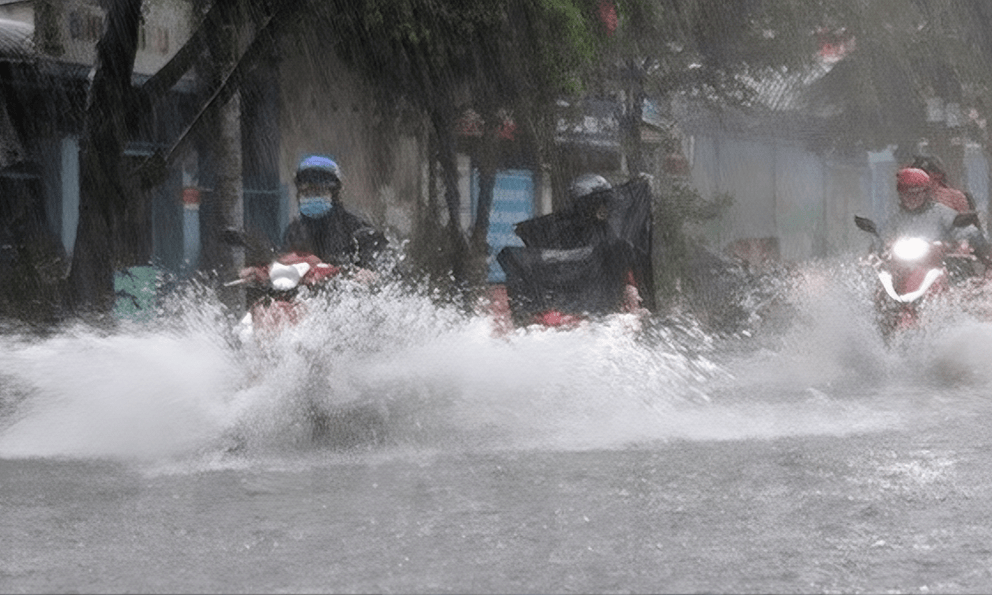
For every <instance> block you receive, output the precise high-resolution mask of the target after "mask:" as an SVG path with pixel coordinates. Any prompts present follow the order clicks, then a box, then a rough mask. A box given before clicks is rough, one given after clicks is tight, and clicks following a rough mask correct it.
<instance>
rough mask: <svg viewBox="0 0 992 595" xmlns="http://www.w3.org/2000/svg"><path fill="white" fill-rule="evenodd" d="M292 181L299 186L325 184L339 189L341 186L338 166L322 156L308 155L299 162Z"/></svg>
mask: <svg viewBox="0 0 992 595" xmlns="http://www.w3.org/2000/svg"><path fill="white" fill-rule="evenodd" d="M294 181H295V182H296V184H297V185H299V184H327V185H330V186H334V187H335V188H339V187H340V186H341V168H340V167H338V164H337V163H336V162H335V161H334V160H333V159H331V158H330V157H326V156H324V155H310V156H308V157H305V158H304V159H303V161H300V165H299V166H297V168H296V177H295V178H294Z"/></svg>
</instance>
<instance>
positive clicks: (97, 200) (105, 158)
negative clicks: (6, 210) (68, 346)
mask: <svg viewBox="0 0 992 595" xmlns="http://www.w3.org/2000/svg"><path fill="white" fill-rule="evenodd" d="M140 21H141V0H113V1H112V2H111V3H110V5H109V8H108V10H107V19H106V22H107V26H106V30H105V31H104V33H103V35H102V37H101V38H100V41H99V42H98V43H97V48H96V50H97V51H96V64H95V66H94V72H93V82H92V83H91V84H90V88H89V94H88V97H87V103H86V113H85V120H84V125H83V134H82V138H81V141H80V196H79V224H78V228H77V232H76V243H75V246H74V249H73V255H72V266H71V269H70V273H69V300H70V304H71V307H72V308H73V309H74V310H75V311H76V312H77V313H80V314H84V313H91V314H95V315H97V316H101V315H106V314H109V313H110V312H111V311H112V310H113V307H114V269H113V266H114V251H115V246H114V243H113V240H112V232H113V230H114V228H115V219H116V217H117V216H118V214H119V213H120V212H122V211H123V207H124V205H125V202H126V201H127V197H126V196H124V193H123V190H122V186H121V160H122V158H123V154H124V144H125V142H126V140H127V124H126V114H127V112H128V110H129V107H130V106H129V103H130V101H129V99H130V93H131V73H132V70H133V68H134V56H135V53H136V52H137V47H138V26H139V24H140Z"/></svg>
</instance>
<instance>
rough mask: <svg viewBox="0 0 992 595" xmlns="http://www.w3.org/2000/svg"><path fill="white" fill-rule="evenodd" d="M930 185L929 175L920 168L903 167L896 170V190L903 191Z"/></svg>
mask: <svg viewBox="0 0 992 595" xmlns="http://www.w3.org/2000/svg"><path fill="white" fill-rule="evenodd" d="M929 185H930V176H929V175H928V174H927V172H925V171H923V170H922V169H917V168H915V167H904V168H902V169H900V170H899V171H898V172H896V190H898V191H899V192H905V191H906V190H909V189H910V188H926V187H927V186H929Z"/></svg>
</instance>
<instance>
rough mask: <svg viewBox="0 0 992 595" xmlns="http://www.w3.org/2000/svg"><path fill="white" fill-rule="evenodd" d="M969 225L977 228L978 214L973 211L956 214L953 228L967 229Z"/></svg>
mask: <svg viewBox="0 0 992 595" xmlns="http://www.w3.org/2000/svg"><path fill="white" fill-rule="evenodd" d="M969 225H974V226H975V227H978V225H979V223H978V213H977V212H975V211H965V212H963V213H958V214H957V216H955V217H954V227H968V226H969Z"/></svg>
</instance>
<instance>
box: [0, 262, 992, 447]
mask: <svg viewBox="0 0 992 595" xmlns="http://www.w3.org/2000/svg"><path fill="white" fill-rule="evenodd" d="M844 275H847V277H846V280H845V277H844ZM838 278H840V279H841V280H840V281H838ZM852 279H854V276H852V275H850V274H848V273H847V272H845V271H844V270H840V271H838V270H837V269H828V270H823V269H817V268H815V267H812V268H810V269H808V270H806V271H803V272H802V274H801V275H798V276H797V281H796V282H795V283H794V286H793V288H792V292H791V294H790V295H789V296H787V297H786V301H787V302H789V303H788V304H787V305H788V306H789V307H790V308H792V309H793V310H794V313H793V315H792V320H791V322H790V324H789V325H788V326H787V328H786V329H785V330H784V332H781V333H775V334H774V335H772V336H770V338H768V337H766V338H765V339H761V338H751V339H747V338H744V337H741V336H738V337H736V338H731V339H726V338H723V339H717V338H715V337H714V336H712V335H709V334H707V333H705V332H703V331H702V330H700V329H699V328H698V327H695V326H694V325H693V324H692V323H691V322H689V321H688V320H682V321H681V322H678V323H673V322H672V321H664V322H662V321H649V322H648V323H647V324H646V327H645V328H644V329H642V330H640V331H632V330H631V327H632V326H634V325H635V321H634V320H633V319H632V318H631V317H629V316H615V317H612V318H609V319H607V320H605V321H602V322H597V323H588V324H584V325H582V326H580V327H579V328H576V329H572V330H567V331H557V330H538V329H533V328H532V329H521V330H517V331H515V332H513V333H510V334H507V335H502V336H497V335H496V334H495V333H494V332H493V331H494V327H493V324H492V321H491V320H490V319H488V318H486V317H483V316H474V317H473V316H465V315H463V314H461V313H460V312H459V311H458V310H456V309H455V308H452V307H445V306H438V305H437V304H436V303H434V301H432V300H431V299H429V298H428V297H426V296H425V295H423V294H419V293H416V292H411V291H407V290H404V289H401V288H400V287H398V286H396V287H389V286H387V287H385V288H382V289H380V290H378V291H376V292H372V293H370V292H368V291H366V290H364V289H361V288H354V287H348V286H342V287H341V288H340V291H337V292H334V293H332V294H330V295H329V296H327V297H325V298H323V299H319V300H316V301H315V302H314V303H313V306H312V310H311V313H310V315H309V316H308V317H307V318H306V319H305V320H304V321H303V322H302V323H301V324H300V325H299V326H297V327H295V328H292V329H288V330H287V332H284V333H282V334H281V335H279V336H278V338H277V339H275V340H274V341H271V342H268V343H266V344H264V346H263V347H262V348H258V347H256V346H252V345H251V344H248V345H238V344H237V342H236V341H234V340H233V333H232V324H231V323H230V322H229V321H227V320H226V319H225V318H224V317H223V316H222V315H220V314H219V312H220V308H219V306H218V305H217V304H216V301H215V300H213V299H212V298H211V297H210V296H209V295H206V296H205V295H204V294H203V293H202V292H200V293H199V294H197V295H195V296H194V295H193V294H192V293H190V294H189V295H188V296H187V297H185V298H181V299H179V300H178V302H177V303H178V304H179V306H178V307H174V308H172V309H171V310H170V313H169V315H167V316H163V318H162V319H160V320H159V321H158V322H157V323H155V324H150V325H145V326H130V327H128V326H123V327H122V328H120V329H119V330H117V331H115V332H113V333H109V334H108V333H101V332H97V331H94V330H92V329H86V328H83V327H75V328H72V329H67V330H65V331H64V332H62V333H61V334H59V335H56V336H52V337H49V338H44V339H41V338H27V337H24V336H6V337H2V338H0V370H2V372H0V382H2V385H0V403H2V404H3V407H2V408H0V457H6V458H13V457H109V458H118V459H139V460H144V461H159V462H165V461H174V460H188V461H199V462H200V463H203V462H204V461H209V462H210V464H217V465H221V466H223V465H240V464H243V462H244V461H245V460H252V458H253V457H254V458H257V459H261V458H264V457H269V456H287V455H286V453H287V452H288V453H296V454H293V455H289V456H290V457H292V456H306V455H305V454H301V453H307V452H312V451H313V450H314V447H312V446H308V439H309V436H310V431H311V427H310V426H309V417H308V411H309V409H310V408H312V407H313V406H314V404H316V406H318V407H321V408H323V409H325V410H331V411H334V410H348V409H349V408H355V407H365V408H368V409H369V410H370V411H373V412H376V414H377V415H379V414H381V416H382V418H383V419H384V420H385V421H384V424H385V427H386V428H387V429H388V436H387V440H386V442H385V444H384V445H378V446H373V447H370V448H369V449H368V450H367V451H366V452H379V453H382V452H390V451H393V452H402V451H406V452H409V451H411V450H412V451H421V452H423V451H432V450H435V451H436V450H440V451H450V450H466V449H468V450H483V451H484V450H492V449H497V450H502V449H521V450H526V449H550V450H582V449H615V448H629V447H632V446H633V447H638V446H642V445H650V444H651V443H653V442H657V441H670V440H741V439H773V438H778V437H783V436H796V435H820V434H825V435H845V434H849V433H854V432H872V431H882V430H886V429H890V428H894V427H899V426H900V425H903V424H905V423H906V419H907V417H908V416H910V414H909V413H908V412H909V407H908V406H906V405H903V404H900V403H901V402H902V401H900V399H901V398H902V395H904V394H907V393H919V392H921V391H922V392H924V393H925V392H927V390H929V388H928V387H932V386H933V385H934V383H935V382H936V383H937V384H938V386H940V387H943V388H953V387H955V386H960V384H961V383H962V382H964V383H965V384H966V385H967V386H969V387H971V388H970V389H969V390H975V387H978V386H982V383H987V382H988V380H990V379H992V378H990V375H992V371H990V370H992V367H990V366H988V365H986V359H987V357H986V356H985V354H987V353H990V350H989V349H988V347H990V346H992V324H988V323H976V322H974V321H973V320H967V319H966V320H958V321H956V322H954V323H953V324H951V323H949V324H946V325H943V326H941V325H937V327H936V328H939V329H940V332H931V333H929V334H926V335H925V336H923V335H921V336H919V337H915V338H914V337H908V338H906V339H905V341H904V342H903V344H902V345H890V346H887V345H885V344H884V343H883V342H882V340H881V338H880V337H879V335H878V332H877V329H875V327H874V323H873V320H872V315H871V311H870V296H869V297H865V296H864V295H862V294H859V293H858V292H859V291H862V289H863V288H862V287H860V286H859V285H858V283H857V282H856V281H852ZM914 341H915V342H914ZM732 347H733V348H732ZM959 354H964V357H958V355H959ZM969 383H970V384H969ZM232 445H239V446H240V447H241V450H240V451H238V452H237V453H236V454H234V455H230V454H228V452H227V451H228V450H229V449H230V448H231V447H232Z"/></svg>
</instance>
